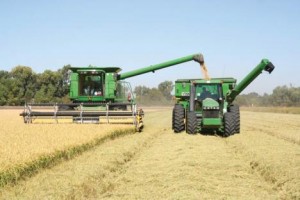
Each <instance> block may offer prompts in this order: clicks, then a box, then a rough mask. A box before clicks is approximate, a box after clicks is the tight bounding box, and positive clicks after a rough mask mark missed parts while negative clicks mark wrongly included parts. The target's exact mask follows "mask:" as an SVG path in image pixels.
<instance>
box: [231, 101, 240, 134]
mask: <svg viewBox="0 0 300 200" xmlns="http://www.w3.org/2000/svg"><path fill="white" fill-rule="evenodd" d="M229 112H230V113H232V115H233V121H234V133H240V107H239V106H238V105H231V106H230V107H229Z"/></svg>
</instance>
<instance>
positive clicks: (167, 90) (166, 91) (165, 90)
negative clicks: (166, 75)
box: [158, 81, 174, 100]
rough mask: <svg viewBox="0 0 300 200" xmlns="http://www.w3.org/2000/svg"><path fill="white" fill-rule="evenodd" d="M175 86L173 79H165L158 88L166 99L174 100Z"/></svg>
mask: <svg viewBox="0 0 300 200" xmlns="http://www.w3.org/2000/svg"><path fill="white" fill-rule="evenodd" d="M173 88H174V84H173V82H172V81H164V82H162V83H160V84H159V85H158V90H159V91H160V92H161V93H162V94H163V96H164V97H165V98H166V100H172V95H171V92H172V90H173Z"/></svg>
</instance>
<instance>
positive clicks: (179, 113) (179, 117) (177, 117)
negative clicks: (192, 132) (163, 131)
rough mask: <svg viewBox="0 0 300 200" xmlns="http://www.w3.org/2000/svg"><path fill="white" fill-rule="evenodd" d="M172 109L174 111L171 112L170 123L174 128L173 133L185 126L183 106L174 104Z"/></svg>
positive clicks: (178, 131)
mask: <svg viewBox="0 0 300 200" xmlns="http://www.w3.org/2000/svg"><path fill="white" fill-rule="evenodd" d="M173 111H174V112H173V119H172V125H173V129H174V133H180V132H181V131H183V130H184V128H185V124H184V116H185V112H184V108H183V106H182V105H181V104H175V106H174V109H173Z"/></svg>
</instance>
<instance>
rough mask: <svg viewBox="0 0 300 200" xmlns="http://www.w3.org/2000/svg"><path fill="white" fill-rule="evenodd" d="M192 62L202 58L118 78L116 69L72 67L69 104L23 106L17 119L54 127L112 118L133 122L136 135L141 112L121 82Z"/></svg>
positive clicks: (153, 66) (197, 56)
mask: <svg viewBox="0 0 300 200" xmlns="http://www.w3.org/2000/svg"><path fill="white" fill-rule="evenodd" d="M192 60H194V61H196V62H198V63H203V56H202V54H193V55H189V56H185V57H182V58H178V59H174V60H170V61H167V62H163V63H160V64H156V65H150V66H147V67H144V68H140V69H137V70H133V71H130V72H126V73H121V74H120V73H119V72H120V71H121V68H119V67H72V68H70V93H69V98H70V100H71V101H72V103H64V104H63V103H46V104H40V103H26V105H25V107H24V111H23V112H22V113H21V114H20V115H21V116H23V118H24V122H25V123H32V122H33V121H35V120H36V119H41V118H46V119H49V118H50V119H53V120H55V122H57V123H58V121H59V120H60V119H64V118H68V119H70V118H71V119H72V122H73V123H100V119H101V120H102V121H103V120H104V121H106V122H107V123H111V122H112V119H113V118H117V119H119V118H130V119H133V120H132V122H130V123H133V124H134V125H135V127H136V129H137V130H138V131H140V130H141V129H142V127H143V123H142V118H143V111H142V110H141V109H140V108H138V106H137V105H136V103H135V100H134V95H133V94H132V90H131V86H130V84H129V83H128V82H125V81H124V79H127V78H130V77H133V76H138V75H141V74H144V73H149V72H155V71H156V70H159V69H163V68H166V67H170V66H174V65H178V64H181V63H184V62H189V61H192ZM46 107H47V109H45V108H46ZM49 108H52V109H53V110H49ZM60 121H62V120H60ZM120 123H124V121H120Z"/></svg>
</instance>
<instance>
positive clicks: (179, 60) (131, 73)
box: [118, 54, 204, 80]
mask: <svg viewBox="0 0 300 200" xmlns="http://www.w3.org/2000/svg"><path fill="white" fill-rule="evenodd" d="M192 60H194V61H195V62H198V63H200V65H203V64H204V57H203V55H202V54H193V55H189V56H185V57H182V58H177V59H174V60H169V61H166V62H163V63H159V64H156V65H150V66H147V67H144V68H140V69H136V70H133V71H129V72H125V73H122V74H119V75H118V80H123V79H126V78H130V77H133V76H138V75H141V74H145V73H148V72H155V71H156V70H159V69H163V68H166V67H171V66H173V65H178V64H181V63H185V62H189V61H192Z"/></svg>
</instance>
